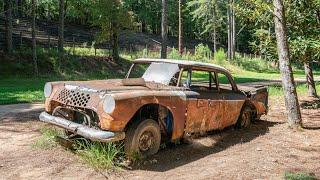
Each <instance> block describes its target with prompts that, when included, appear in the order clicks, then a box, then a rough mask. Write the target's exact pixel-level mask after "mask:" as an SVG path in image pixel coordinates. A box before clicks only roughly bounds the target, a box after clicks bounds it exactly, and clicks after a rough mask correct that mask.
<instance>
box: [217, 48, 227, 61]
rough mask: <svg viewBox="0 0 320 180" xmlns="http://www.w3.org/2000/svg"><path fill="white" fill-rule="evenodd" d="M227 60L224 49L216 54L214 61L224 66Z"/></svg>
mask: <svg viewBox="0 0 320 180" xmlns="http://www.w3.org/2000/svg"><path fill="white" fill-rule="evenodd" d="M226 59H227V56H226V53H225V52H224V50H223V49H222V48H220V49H219V50H218V51H217V52H216V53H214V60H215V62H217V63H218V64H220V65H223V64H224V63H225V61H226Z"/></svg>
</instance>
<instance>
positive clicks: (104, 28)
mask: <svg viewBox="0 0 320 180" xmlns="http://www.w3.org/2000/svg"><path fill="white" fill-rule="evenodd" d="M90 7H91V13H92V16H93V18H92V25H93V26H97V27H99V28H100V32H99V34H98V35H97V40H98V43H101V42H104V41H106V40H110V37H111V36H112V33H113V31H119V30H120V29H123V28H130V27H131V25H132V21H131V20H132V19H131V14H130V12H128V11H126V9H125V8H124V7H123V4H122V3H121V1H120V0H97V1H92V3H91V6H90ZM114 23H116V25H114Z"/></svg>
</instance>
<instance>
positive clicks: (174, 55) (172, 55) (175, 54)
mask: <svg viewBox="0 0 320 180" xmlns="http://www.w3.org/2000/svg"><path fill="white" fill-rule="evenodd" d="M168 58H170V59H181V57H180V53H179V51H178V50H177V49H175V48H172V49H171V51H170V53H169V54H168Z"/></svg>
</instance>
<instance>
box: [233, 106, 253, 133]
mask: <svg viewBox="0 0 320 180" xmlns="http://www.w3.org/2000/svg"><path fill="white" fill-rule="evenodd" d="M252 120H253V111H252V108H251V107H250V106H248V105H245V106H244V107H243V108H242V110H241V113H240V116H239V119H238V121H237V123H236V125H235V126H236V128H238V129H242V128H247V127H249V126H250V124H251V121H252Z"/></svg>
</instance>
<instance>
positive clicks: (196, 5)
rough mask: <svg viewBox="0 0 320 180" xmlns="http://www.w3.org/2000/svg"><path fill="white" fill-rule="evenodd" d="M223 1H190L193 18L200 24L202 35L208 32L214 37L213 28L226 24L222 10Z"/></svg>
mask: <svg viewBox="0 0 320 180" xmlns="http://www.w3.org/2000/svg"><path fill="white" fill-rule="evenodd" d="M221 5H223V1H222V2H221V1H219V0H210V1H208V0H200V1H198V0H197V1H189V2H188V8H189V9H191V13H190V14H191V15H192V20H193V21H194V22H196V24H199V25H200V27H201V29H200V32H199V33H200V35H204V34H206V36H209V37H211V38H212V35H213V34H212V33H213V29H214V28H216V29H220V28H221V27H222V26H223V25H224V18H225V17H224V15H223V14H222V12H221V11H220V6H221Z"/></svg>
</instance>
